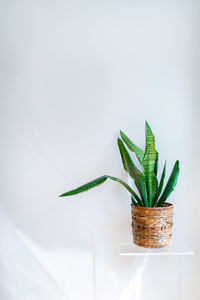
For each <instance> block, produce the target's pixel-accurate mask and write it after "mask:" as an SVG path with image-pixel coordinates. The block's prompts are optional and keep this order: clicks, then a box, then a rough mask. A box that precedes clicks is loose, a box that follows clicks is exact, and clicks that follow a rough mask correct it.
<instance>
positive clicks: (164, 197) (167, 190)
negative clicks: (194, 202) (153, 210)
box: [157, 160, 179, 206]
mask: <svg viewBox="0 0 200 300" xmlns="http://www.w3.org/2000/svg"><path fill="white" fill-rule="evenodd" d="M178 175H179V161H178V160H177V161H176V162H175V164H174V167H173V170H172V172H171V175H170V177H169V179H168V182H167V185H166V187H165V189H164V191H163V193H162V195H161V197H160V199H159V201H158V203H157V206H162V205H163V203H164V202H165V201H166V200H167V198H168V197H169V195H170V194H171V193H172V192H173V190H174V188H175V186H176V184H177V180H178Z"/></svg>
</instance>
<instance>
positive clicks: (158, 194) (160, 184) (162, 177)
mask: <svg viewBox="0 0 200 300" xmlns="http://www.w3.org/2000/svg"><path fill="white" fill-rule="evenodd" d="M165 172H166V161H165V165H164V168H163V171H162V175H161V179H160V183H159V187H158V190H157V193H156V195H155V197H154V198H153V207H154V206H155V205H156V202H157V200H158V198H159V197H160V194H161V192H162V188H163V183H164V179H165Z"/></svg>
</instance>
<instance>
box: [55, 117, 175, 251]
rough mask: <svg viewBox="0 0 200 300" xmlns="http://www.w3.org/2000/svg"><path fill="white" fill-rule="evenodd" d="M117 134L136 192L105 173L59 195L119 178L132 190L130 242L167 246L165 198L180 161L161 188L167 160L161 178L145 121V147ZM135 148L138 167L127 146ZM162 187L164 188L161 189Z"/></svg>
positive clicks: (168, 219) (170, 212)
mask: <svg viewBox="0 0 200 300" xmlns="http://www.w3.org/2000/svg"><path fill="white" fill-rule="evenodd" d="M120 135H121V139H120V138H118V147H119V151H120V154H121V159H122V162H123V166H124V169H125V171H126V172H128V174H129V175H130V177H131V178H132V179H133V181H134V183H135V186H136V188H137V190H138V194H137V193H136V192H135V191H134V190H133V188H132V187H131V186H130V185H128V184H127V183H126V182H124V181H123V180H121V179H119V178H117V177H113V176H109V175H104V176H101V177H99V178H97V179H95V180H93V181H90V182H88V183H86V184H84V185H82V186H80V187H78V188H76V189H73V190H71V191H69V192H66V193H64V194H62V195H60V197H66V196H72V195H76V194H79V193H82V192H86V191H88V190H90V189H92V188H94V187H96V186H98V185H100V184H102V183H103V182H105V181H106V180H107V179H111V180H113V181H116V182H119V183H120V184H121V185H123V186H124V187H125V188H126V189H127V190H128V192H129V193H130V194H131V201H132V203H131V210H132V232H133V242H134V243H135V244H137V245H138V246H142V247H146V248H160V247H164V246H168V245H169V244H170V242H171V235H172V217H173V204H170V203H167V202H166V200H167V198H168V197H169V195H170V194H171V192H172V191H173V190H174V187H175V185H176V183H177V179H178V175H179V161H178V160H177V161H176V162H175V164H174V167H173V170H172V172H171V175H170V177H169V179H168V182H167V184H166V186H165V188H164V190H163V184H164V179H165V173H166V162H165V164H164V167H163V171H162V175H161V178H160V180H158V178H157V171H158V152H157V151H156V148H155V137H154V135H153V133H152V130H151V128H150V126H149V125H148V123H147V122H146V124H145V136H146V146H145V151H144V152H143V150H142V149H140V148H139V147H137V146H136V145H135V144H134V143H133V142H132V141H131V140H130V139H129V138H128V137H127V136H126V135H125V134H124V133H123V132H122V131H120ZM124 144H125V145H126V146H127V148H128V149H129V150H130V151H131V152H134V153H135V155H136V157H137V159H138V161H139V163H140V165H141V170H139V169H138V168H137V167H136V165H135V164H134V163H133V161H132V158H131V156H130V154H129V153H128V151H127V148H126V146H125V145H124ZM162 190H163V191H162Z"/></svg>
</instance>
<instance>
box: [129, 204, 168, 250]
mask: <svg viewBox="0 0 200 300" xmlns="http://www.w3.org/2000/svg"><path fill="white" fill-rule="evenodd" d="M172 218H173V204H170V203H164V204H163V206H162V207H155V208H150V207H141V206H132V230H133V242H134V243H135V244H136V245H138V246H141V247H145V248H161V247H165V246H168V245H170V243H171V236H172V224H173V223H172Z"/></svg>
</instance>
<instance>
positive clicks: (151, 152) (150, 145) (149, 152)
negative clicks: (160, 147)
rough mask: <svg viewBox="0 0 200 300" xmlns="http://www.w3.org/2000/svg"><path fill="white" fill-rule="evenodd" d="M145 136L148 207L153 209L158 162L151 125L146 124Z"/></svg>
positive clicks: (145, 174) (143, 162) (143, 163)
mask: <svg viewBox="0 0 200 300" xmlns="http://www.w3.org/2000/svg"><path fill="white" fill-rule="evenodd" d="M145 135H146V147H145V154H144V157H143V161H142V165H143V170H144V177H145V182H146V188H147V195H148V202H149V203H148V204H149V205H148V206H149V207H152V200H153V178H154V170H155V161H156V149H155V138H154V135H153V133H152V131H151V128H150V127H149V124H148V123H147V122H146V126H145Z"/></svg>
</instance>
